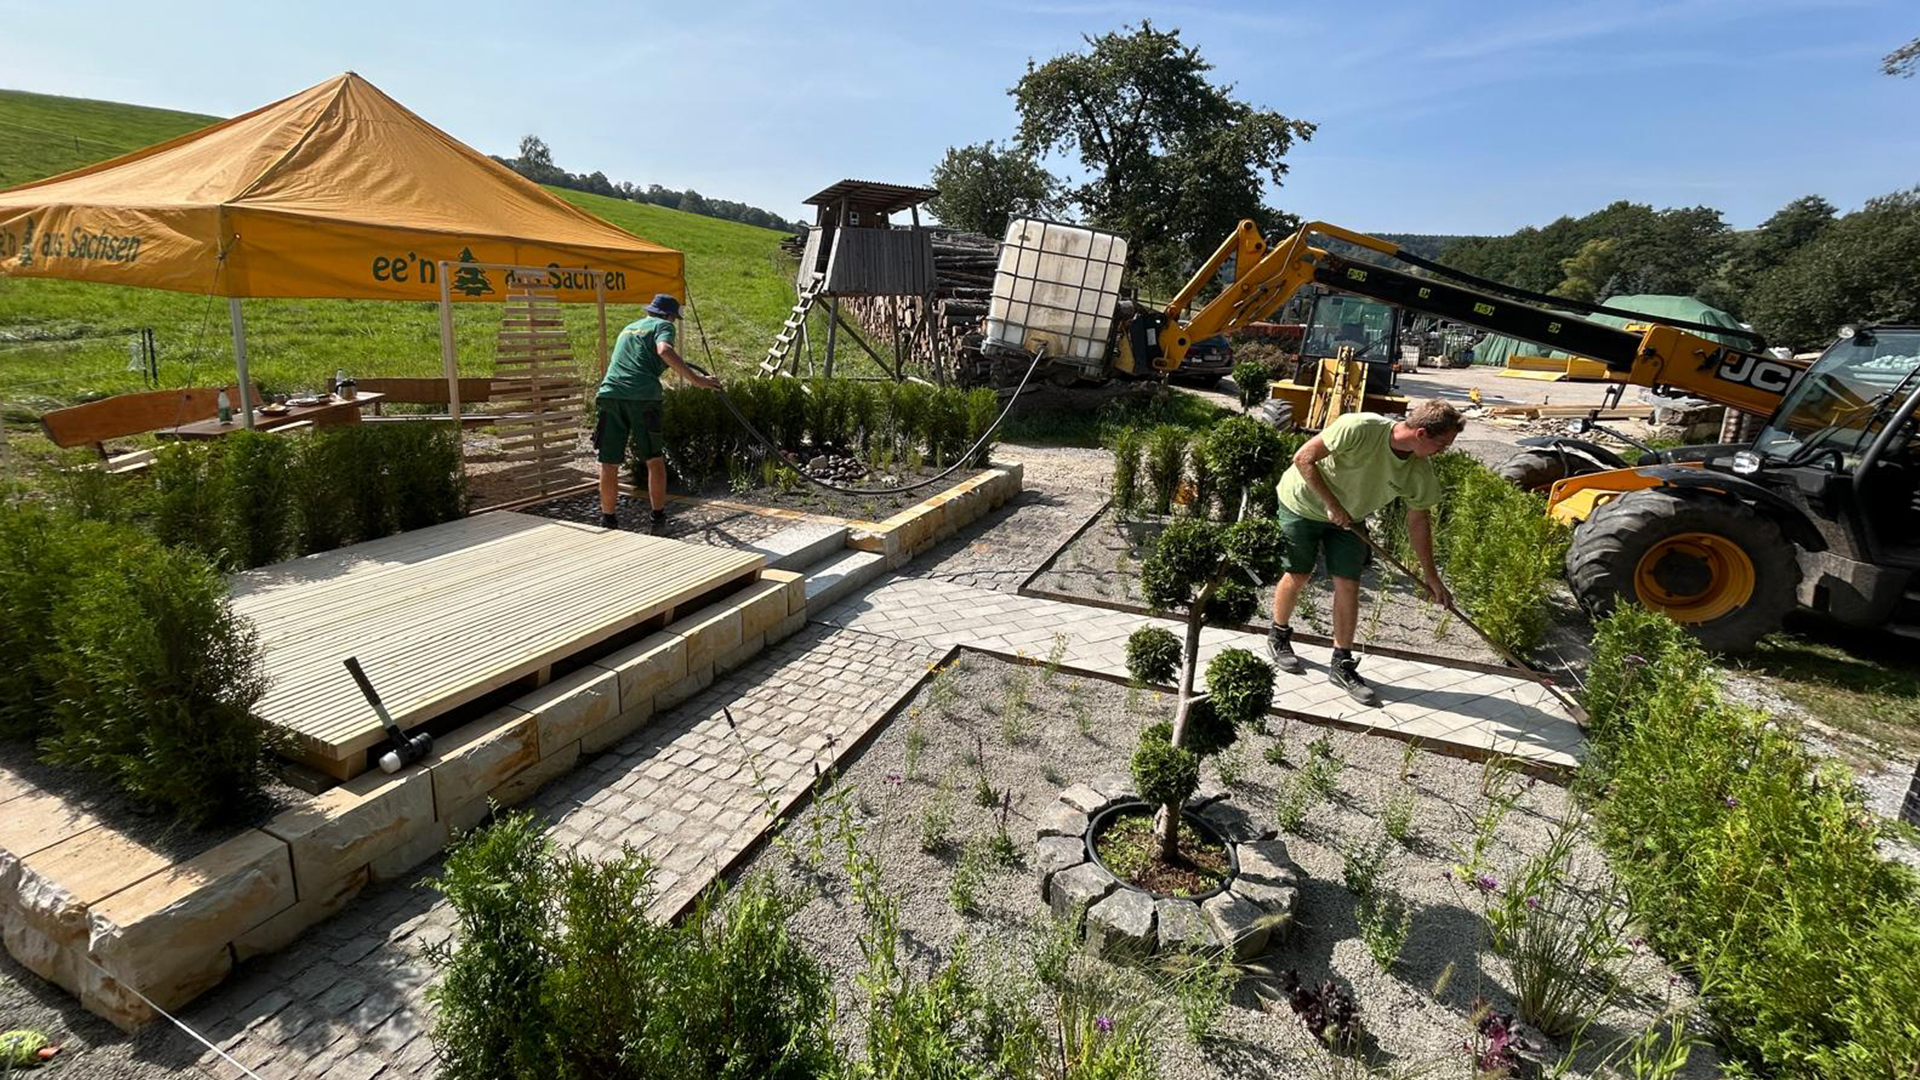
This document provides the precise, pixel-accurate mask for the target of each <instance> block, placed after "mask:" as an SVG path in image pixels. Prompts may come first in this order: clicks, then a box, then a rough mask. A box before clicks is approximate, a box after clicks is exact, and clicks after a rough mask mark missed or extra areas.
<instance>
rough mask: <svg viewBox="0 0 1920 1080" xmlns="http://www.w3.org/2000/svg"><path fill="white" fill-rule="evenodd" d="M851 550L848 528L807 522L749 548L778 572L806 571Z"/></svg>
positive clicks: (787, 528) (791, 526)
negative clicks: (848, 547)
mask: <svg viewBox="0 0 1920 1080" xmlns="http://www.w3.org/2000/svg"><path fill="white" fill-rule="evenodd" d="M846 546H847V527H846V526H845V525H829V524H826V523H825V522H815V521H803V522H801V523H800V524H798V525H789V526H787V527H786V528H784V529H781V530H780V531H779V532H777V533H774V534H773V535H772V536H769V537H767V538H766V539H765V540H761V541H759V542H758V543H753V544H748V545H746V550H748V551H757V552H759V553H760V554H762V555H765V556H766V557H767V565H768V566H769V567H771V568H773V569H775V570H805V569H807V568H808V567H810V566H812V565H813V564H814V563H817V562H819V561H820V560H822V559H825V558H827V557H829V556H831V555H832V554H834V553H835V552H837V551H841V550H844V549H845V548H846Z"/></svg>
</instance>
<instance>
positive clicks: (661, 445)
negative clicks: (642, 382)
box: [593, 397, 667, 465]
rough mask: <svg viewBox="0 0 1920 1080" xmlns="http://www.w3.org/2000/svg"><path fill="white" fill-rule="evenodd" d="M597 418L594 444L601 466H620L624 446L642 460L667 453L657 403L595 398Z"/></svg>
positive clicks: (663, 424)
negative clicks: (597, 450) (631, 447)
mask: <svg viewBox="0 0 1920 1080" xmlns="http://www.w3.org/2000/svg"><path fill="white" fill-rule="evenodd" d="M594 408H595V409H596V411H598V412H599V414H600V419H599V420H598V421H596V422H595V423H594V425H593V445H594V446H595V447H596V448H598V449H599V451H600V463H601V464H602V465H619V464H622V463H623V462H625V461H626V460H627V444H628V443H632V444H633V449H634V453H635V454H637V455H638V456H639V458H640V460H641V461H649V460H651V459H653V458H657V457H660V456H661V455H663V454H665V453H666V450H667V439H666V435H665V434H664V433H663V430H662V429H663V428H664V427H665V423H664V421H663V418H662V416H661V408H660V403H659V402H657V401H629V400H627V399H625V398H610V397H602V398H595V399H594Z"/></svg>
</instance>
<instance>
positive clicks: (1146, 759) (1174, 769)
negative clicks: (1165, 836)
mask: <svg viewBox="0 0 1920 1080" xmlns="http://www.w3.org/2000/svg"><path fill="white" fill-rule="evenodd" d="M1172 736H1173V730H1172V728H1170V727H1168V726H1167V725H1165V724H1156V725H1154V726H1152V727H1149V728H1148V729H1147V730H1146V731H1143V732H1141V733H1140V745H1139V746H1138V747H1136V748H1135V749H1134V751H1133V762H1132V770H1133V790H1135V791H1137V792H1139V793H1140V797H1141V798H1142V799H1144V800H1146V801H1147V802H1150V803H1153V804H1154V805H1156V806H1179V805H1181V804H1183V803H1185V802H1186V801H1187V799H1188V797H1189V796H1191V795H1192V794H1193V793H1194V791H1195V790H1196V789H1198V788H1199V787H1200V758H1199V756H1198V755H1196V754H1195V753H1194V752H1193V751H1191V750H1187V749H1184V748H1182V747H1178V746H1175V745H1173V743H1172V742H1171V741H1170V740H1171V739H1172Z"/></svg>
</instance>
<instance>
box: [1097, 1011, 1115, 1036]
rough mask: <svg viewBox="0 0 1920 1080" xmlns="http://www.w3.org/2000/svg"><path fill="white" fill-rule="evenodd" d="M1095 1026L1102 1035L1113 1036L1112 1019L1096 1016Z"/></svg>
mask: <svg viewBox="0 0 1920 1080" xmlns="http://www.w3.org/2000/svg"><path fill="white" fill-rule="evenodd" d="M1093 1026H1094V1028H1095V1029H1097V1030H1098V1031H1099V1032H1100V1034H1102V1035H1111V1034H1113V1019H1112V1018H1111V1017H1106V1016H1096V1017H1094V1018H1093Z"/></svg>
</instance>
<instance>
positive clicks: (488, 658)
mask: <svg viewBox="0 0 1920 1080" xmlns="http://www.w3.org/2000/svg"><path fill="white" fill-rule="evenodd" d="M764 565H765V559H764V558H763V557H761V556H760V555H756V554H753V553H750V552H740V551H731V550H727V549H723V548H715V547H708V546H705V545H700V544H684V543H681V542H679V541H676V540H666V539H661V538H658V537H651V536H640V535H637V534H634V533H627V532H620V531H617V530H616V531H607V530H603V529H599V528H595V527H592V526H585V525H578V524H574V523H571V522H564V521H553V520H550V519H548V518H542V517H534V516H531V515H527V514H516V513H511V512H507V511H494V512H491V513H485V514H479V515H476V516H474V517H470V518H463V519H461V520H459V521H450V522H447V523H445V524H442V525H435V526H432V527H430V528H426V529H419V530H416V531H414V532H410V533H403V534H400V535H398V536H390V537H386V538H384V539H380V540H372V541H368V542H366V543H363V544H354V545H352V546H350V547H345V548H340V549H338V550H335V551H330V552H325V553H322V554H319V555H311V556H308V557H306V558H302V559H295V560H292V561H290V562H284V563H276V564H275V565H272V566H265V567H261V568H259V569H257V570H250V571H246V572H244V573H239V574H234V575H231V576H230V578H229V582H230V584H231V586H232V591H233V604H234V610H235V611H236V613H238V614H239V615H241V616H243V617H245V618H246V619H248V620H250V621H251V622H252V623H253V624H254V626H255V628H256V629H257V631H258V632H259V635H260V643H261V646H262V649H263V652H264V655H265V668H266V674H267V678H268V680H269V685H268V689H267V693H266V695H265V696H264V697H262V698H261V699H260V702H259V704H258V705H257V706H256V707H255V709H254V712H255V713H256V714H257V715H258V716H260V718H261V719H262V720H264V721H266V722H267V723H268V724H270V725H272V726H274V727H276V728H278V729H280V730H282V731H283V732H285V733H287V734H288V735H289V736H291V737H292V740H293V742H294V745H295V747H296V748H297V750H298V752H299V753H300V756H302V757H303V758H309V759H313V758H317V759H320V760H323V761H333V762H347V761H350V760H352V758H353V757H354V755H356V754H358V753H359V752H361V751H364V750H366V749H368V748H370V747H372V746H374V745H376V744H377V743H379V742H380V741H381V740H382V739H383V737H384V736H383V734H382V732H381V728H380V721H379V719H378V718H377V717H376V716H375V715H374V713H373V709H372V707H371V706H369V705H368V704H367V701H366V699H365V698H364V697H362V696H361V694H360V691H359V689H358V688H356V687H355V686H354V684H353V679H352V677H351V676H350V675H348V674H347V670H346V668H345V667H344V666H343V665H342V663H341V661H342V660H344V659H345V658H346V657H348V656H356V657H358V658H359V660H360V664H361V666H362V667H363V668H365V670H366V672H367V677H368V678H369V679H370V680H372V682H373V685H374V689H375V690H377V691H378V692H379V694H380V698H381V701H382V702H384V703H385V704H386V707H387V711H388V712H389V713H390V714H391V715H392V716H393V719H394V722H395V723H397V724H399V725H400V726H401V727H402V728H412V727H416V726H418V725H420V724H422V723H425V722H426V721H428V720H430V719H432V718H433V717H435V716H438V715H440V714H442V713H444V712H446V711H448V710H450V709H453V708H456V707H458V706H460V705H462V704H465V703H466V702H468V701H471V700H473V699H474V698H477V697H479V696H481V695H483V694H485V693H488V692H490V691H492V690H496V689H498V688H500V687H502V686H506V685H508V684H509V683H512V682H514V681H515V680H517V679H521V678H524V677H526V676H528V675H531V674H533V673H535V672H538V671H540V670H541V669H542V668H544V667H546V666H547V665H549V664H552V663H553V662H554V661H556V660H561V659H564V658H566V657H568V656H571V655H573V654H574V653H577V652H580V651H581V650H583V649H586V648H589V647H591V646H592V645H594V644H596V643H598V642H600V641H603V640H605V639H606V638H608V637H610V636H612V635H614V634H616V633H619V632H620V631H622V630H626V629H628V628H630V627H632V626H635V625H637V624H639V623H641V622H644V621H645V620H647V619H651V618H653V617H654V616H656V615H660V614H662V613H664V612H667V611H669V610H671V609H673V608H676V607H679V606H680V605H683V604H685V603H687V602H688V601H691V600H693V599H695V598H697V597H699V596H701V595H702V594H705V593H708V592H710V591H712V590H714V589H716V588H718V587H720V586H723V585H725V584H727V583H728V582H730V581H734V580H738V579H740V578H751V577H754V576H756V575H757V574H758V572H759V570H760V569H761V567H762V566H764Z"/></svg>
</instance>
